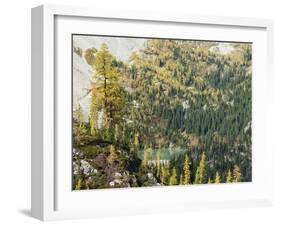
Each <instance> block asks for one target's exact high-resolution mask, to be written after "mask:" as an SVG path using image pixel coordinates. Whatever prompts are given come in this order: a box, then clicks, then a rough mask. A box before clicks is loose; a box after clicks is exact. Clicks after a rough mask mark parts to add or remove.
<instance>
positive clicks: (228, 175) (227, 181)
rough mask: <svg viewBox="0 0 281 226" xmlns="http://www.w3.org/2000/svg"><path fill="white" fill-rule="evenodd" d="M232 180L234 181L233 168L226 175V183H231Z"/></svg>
mask: <svg viewBox="0 0 281 226" xmlns="http://www.w3.org/2000/svg"><path fill="white" fill-rule="evenodd" d="M231 182H232V175H231V170H230V169H228V171H227V175H226V183H231Z"/></svg>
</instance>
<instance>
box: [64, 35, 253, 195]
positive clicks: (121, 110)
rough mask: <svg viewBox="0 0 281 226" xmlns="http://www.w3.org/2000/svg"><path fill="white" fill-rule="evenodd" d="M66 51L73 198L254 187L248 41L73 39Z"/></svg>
mask: <svg viewBox="0 0 281 226" xmlns="http://www.w3.org/2000/svg"><path fill="white" fill-rule="evenodd" d="M69 48H72V64H71V65H72V106H71V108H72V109H69V110H70V111H72V131H71V132H72V150H69V151H70V155H72V172H71V173H72V190H90V189H106V188H127V189H128V188H134V187H151V186H173V185H178V186H189V185H199V184H222V183H242V182H251V181H252V43H251V42H231V41H228V40H227V41H226V40H192V39H174V38H155V37H122V36H106V35H98V34H72V46H69ZM65 110H68V109H65ZM218 186H219V185H218Z"/></svg>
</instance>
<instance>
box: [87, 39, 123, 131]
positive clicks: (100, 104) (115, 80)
mask: <svg viewBox="0 0 281 226" xmlns="http://www.w3.org/2000/svg"><path fill="white" fill-rule="evenodd" d="M113 60H114V57H113V56H112V55H111V54H110V52H109V50H108V48H107V46H106V44H102V45H101V48H100V50H99V51H98V52H96V54H95V58H94V62H93V68H94V71H95V73H94V75H93V78H92V87H91V96H92V100H91V106H90V124H91V132H92V134H93V135H94V132H95V130H96V129H97V128H98V129H100V127H102V128H104V129H109V128H110V126H111V124H112V122H114V121H117V120H119V119H121V116H120V114H122V113H121V111H122V109H123V108H124V106H125V92H124V90H123V88H122V87H121V86H120V84H119V77H120V75H119V74H118V72H117V70H116V68H115V67H114V65H113ZM101 121H102V122H101Z"/></svg>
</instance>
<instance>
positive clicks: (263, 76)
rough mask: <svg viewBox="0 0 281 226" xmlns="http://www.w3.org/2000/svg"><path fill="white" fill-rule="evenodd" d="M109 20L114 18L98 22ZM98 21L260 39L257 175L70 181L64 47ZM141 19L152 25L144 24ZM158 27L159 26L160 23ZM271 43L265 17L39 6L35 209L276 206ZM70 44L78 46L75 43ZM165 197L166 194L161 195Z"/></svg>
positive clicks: (53, 214) (103, 211)
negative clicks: (74, 184) (200, 181)
mask: <svg viewBox="0 0 281 226" xmlns="http://www.w3.org/2000/svg"><path fill="white" fill-rule="evenodd" d="M104 20H106V21H107V23H108V24H105V25H104V24H103V26H101V25H99V23H101V22H102V21H104ZM87 23H89V24H87ZM91 23H93V24H94V25H95V26H96V28H98V27H99V29H100V30H99V29H97V30H99V32H100V33H103V34H104V33H107V31H108V30H106V29H108V28H111V29H112V31H111V33H114V34H119V35H127V34H130V35H134V34H135V36H143V35H147V36H149V35H152V36H159V37H162V36H165V35H167V36H169V35H171V34H169V33H167V32H168V31H167V30H170V29H167V28H165V26H169V28H171V29H172V30H173V29H175V30H174V31H175V35H176V37H181V34H180V32H179V31H177V26H181V28H183V30H184V29H186V30H187V32H188V29H194V30H190V31H192V32H193V31H194V33H193V34H194V36H192V35H193V34H192V32H191V34H190V36H191V37H192V38H195V39H196V38H198V37H203V39H207V37H208V35H209V38H208V39H209V40H213V39H214V40H218V39H220V40H221V39H224V38H225V39H231V40H234V41H235V40H236V41H239V40H242V41H243V40H246V41H251V42H253V43H254V44H255V48H254V52H253V57H254V58H255V64H254V65H253V67H254V68H253V71H254V72H253V73H254V76H255V79H254V80H253V89H254V91H253V98H254V99H253V149H255V150H256V152H255V154H253V173H254V174H255V176H254V179H253V182H251V183H245V184H231V185H229V184H222V185H219V186H216V185H214V186H213V185H196V186H191V187H192V188H191V187H190V188H188V189H187V188H186V186H174V187H165V188H164V187H161V188H145V189H143V188H137V189H130V190H128V189H116V190H114V191H113V190H112V189H109V190H106V191H103V190H98V191H96V190H94V191H89V192H85V191H84V192H73V191H71V187H69V183H70V181H69V175H71V170H69V167H70V166H71V163H69V161H67V160H66V162H67V163H64V162H63V161H62V159H64V158H65V159H68V158H69V156H70V153H71V150H69V149H68V148H64V145H65V146H67V145H68V143H69V142H68V141H67V139H66V141H65V142H64V141H62V142H61V141H60V140H61V139H60V138H61V137H62V135H63V134H68V135H66V136H69V130H67V128H68V129H69V125H66V124H67V121H66V122H65V124H64V125H65V126H61V125H60V124H61V123H63V122H62V121H63V119H62V117H61V116H60V112H61V108H60V107H59V106H61V105H65V106H66V107H68V106H69V102H68V101H69V99H64V98H61V96H62V95H61V93H62V92H63V93H69V90H70V89H71V88H70V87H69V86H67V85H64V86H62V85H60V84H62V82H61V81H64V79H66V80H65V81H66V82H65V83H66V84H69V83H68V82H69V81H70V80H71V79H70V77H69V76H71V73H70V74H69V70H71V68H69V67H66V66H67V65H68V66H69V65H70V63H71V59H70V56H69V51H68V52H67V51H65V52H64V50H66V48H68V47H67V45H69V42H68V38H67V37H69V34H71V33H75V32H77V31H78V32H82V33H83V32H84V33H89V32H90V33H91V32H93V31H89V30H88V28H89V25H90V24H91ZM115 23H119V25H120V28H121V29H119V30H118V31H117V30H114V24H115ZM122 23H123V24H122ZM93 24H92V25H93ZM138 26H140V27H141V28H145V29H140V27H138ZM157 26H158V27H159V29H155V27H157ZM133 27H138V28H135V29H134V28H133ZM160 27H162V28H160ZM197 27H198V29H197ZM103 29H104V30H103ZM196 29H197V30H196ZM208 29H210V31H209V30H208ZM213 29H217V30H213ZM143 30H145V31H143ZM212 31H219V32H212ZM236 31H239V32H236ZM99 32H98V33H99ZM145 32H146V33H145ZM153 32H154V33H153ZM196 32H197V33H196ZM182 35H186V34H182ZM196 35H197V36H196ZM272 45H273V22H272V21H271V20H266V19H254V18H240V17H239V18H238V17H221V16H201V15H200V16H199V15H182V14H171V13H169V14H168V13H161V14H160V13H153V12H132V11H130V12H128V11H126V12H123V11H116V10H100V9H99V10H97V9H91V8H83V7H71V6H55V5H43V6H39V7H36V8H33V9H32V133H31V136H32V177H31V178H32V186H31V189H32V191H31V193H32V201H31V210H32V211H31V213H32V216H33V217H35V218H38V219H41V220H56V219H69V218H89V217H99V216H116V215H130V214H145V213H157V212H175V211H186V210H196V209H209V208H233V207H253V206H265V205H271V204H272V202H273V178H272V177H270V176H268V175H270V173H269V172H272V168H273V166H272V164H273V159H272V155H273V153H272V150H270V148H268V144H267V143H266V140H265V139H261V138H263V137H266V130H265V128H266V119H267V117H268V115H267V113H268V112H267V108H266V105H267V102H266V97H267V95H269V93H270V92H267V91H269V90H268V89H269V88H268V87H270V82H271V79H270V78H271V77H272V76H273V74H272V68H273V65H272V62H273V46H272ZM63 46H65V47H63ZM70 48H71V46H69V49H70ZM261 55H262V56H261ZM61 59H63V60H61ZM62 64H63V65H65V67H64V68H61V67H60V65H62ZM58 75H61V76H58ZM63 76H65V77H63ZM67 81H68V82H67ZM66 96H67V95H66ZM58 103H59V104H58ZM69 109H70V108H69ZM66 119H67V117H66ZM254 122H256V123H254ZM70 130H71V129H70ZM67 142H68V143H67ZM58 147H59V151H58ZM62 149H64V150H62ZM259 150H261V151H259ZM67 151H69V156H67ZM262 160H263V162H262ZM68 174H69V175H68ZM65 178H66V179H65ZM64 184H65V186H64ZM163 196H164V197H165V200H163V198H162V199H161V197H163ZM118 197H121V198H118ZM87 199H89V200H91V201H90V202H91V203H93V202H94V203H95V205H94V206H93V205H85V200H87ZM112 200H114V202H112ZM81 203H84V205H83V207H81V205H80V204H81ZM110 203H118V205H114V204H112V205H111V206H110ZM71 205H72V206H71Z"/></svg>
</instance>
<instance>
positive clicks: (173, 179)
mask: <svg viewBox="0 0 281 226" xmlns="http://www.w3.org/2000/svg"><path fill="white" fill-rule="evenodd" d="M176 184H178V179H177V171H176V168H175V167H174V168H173V169H172V175H171V177H170V181H169V185H176Z"/></svg>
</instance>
